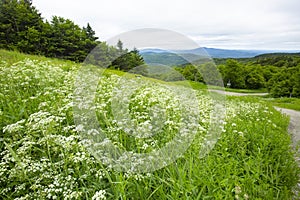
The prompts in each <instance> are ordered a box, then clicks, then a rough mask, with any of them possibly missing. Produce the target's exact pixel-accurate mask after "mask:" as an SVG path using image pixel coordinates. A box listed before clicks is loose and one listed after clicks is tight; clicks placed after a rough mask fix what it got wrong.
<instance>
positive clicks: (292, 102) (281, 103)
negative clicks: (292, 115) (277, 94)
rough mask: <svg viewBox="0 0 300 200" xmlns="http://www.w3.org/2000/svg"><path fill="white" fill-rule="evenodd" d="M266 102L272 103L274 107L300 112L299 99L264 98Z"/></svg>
mask: <svg viewBox="0 0 300 200" xmlns="http://www.w3.org/2000/svg"><path fill="white" fill-rule="evenodd" d="M264 100H265V101H267V102H269V103H271V104H272V105H274V106H277V107H280V108H287V109H292V110H298V111H300V99H299V98H288V97H283V98H264Z"/></svg>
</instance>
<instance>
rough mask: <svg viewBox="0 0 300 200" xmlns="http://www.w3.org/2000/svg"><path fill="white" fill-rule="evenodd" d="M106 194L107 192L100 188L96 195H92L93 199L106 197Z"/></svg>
mask: <svg viewBox="0 0 300 200" xmlns="http://www.w3.org/2000/svg"><path fill="white" fill-rule="evenodd" d="M105 194H106V191H105V190H99V191H97V192H96V193H95V194H94V196H93V197H92V200H101V199H106V197H105Z"/></svg>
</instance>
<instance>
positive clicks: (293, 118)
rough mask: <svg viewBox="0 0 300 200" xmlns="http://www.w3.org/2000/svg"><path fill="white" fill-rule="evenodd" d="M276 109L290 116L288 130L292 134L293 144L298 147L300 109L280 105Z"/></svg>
mask: <svg viewBox="0 0 300 200" xmlns="http://www.w3.org/2000/svg"><path fill="white" fill-rule="evenodd" d="M275 109H276V110H278V111H280V112H281V113H283V114H285V115H287V116H289V117H290V125H289V129H288V130H289V133H290V134H291V135H292V138H293V145H294V147H296V145H297V144H299V142H300V111H295V110H290V109H285V108H278V107H275ZM299 162H300V160H299Z"/></svg>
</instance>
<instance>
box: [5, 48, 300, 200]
mask: <svg viewBox="0 0 300 200" xmlns="http://www.w3.org/2000/svg"><path fill="white" fill-rule="evenodd" d="M0 57H1V62H0V88H1V91H0V102H1V104H0V132H1V142H0V177H1V178H0V199H291V198H292V196H293V195H294V194H293V187H294V186H295V185H296V184H297V180H298V175H299V169H298V166H297V164H296V162H295V160H294V157H293V156H294V153H293V152H292V151H291V149H290V144H291V141H290V136H289V135H288V133H287V131H286V130H287V126H288V123H289V121H288V119H287V118H286V117H284V116H282V115H281V114H280V113H279V112H277V111H276V110H274V109H273V107H272V106H270V105H269V104H266V103H264V102H263V101H260V100H257V99H253V98H246V97H245V98H233V97H232V98H230V97H228V98H227V100H226V113H225V112H224V113H223V112H222V111H220V109H219V110H218V111H219V112H220V113H219V115H211V113H214V112H212V111H213V109H214V108H220V101H219V100H218V99H220V98H216V99H215V100H213V99H212V96H209V95H207V94H206V93H205V92H203V91H202V89H205V87H203V85H198V84H193V83H192V86H193V88H194V89H196V90H191V89H189V88H187V87H185V86H186V83H183V82H177V83H165V82H163V81H157V80H154V79H148V78H144V77H136V76H135V75H132V74H125V73H124V72H119V71H113V70H107V71H105V72H104V73H103V71H102V70H99V69H93V70H94V71H91V70H90V71H89V70H87V71H88V72H92V73H90V74H88V75H89V76H87V78H86V79H84V80H82V79H81V80H78V79H76V76H77V75H78V74H77V73H78V72H79V69H80V65H79V64H75V63H72V62H66V61H60V60H53V59H47V58H44V57H38V56H28V55H24V54H19V53H15V52H7V51H0ZM81 72H82V71H81ZM101 74H102V76H101V79H100V80H99V82H98V83H97V82H96V83H95V85H96V86H97V88H96V93H95V94H94V93H93V95H92V96H95V97H96V98H95V99H94V100H93V101H89V100H90V99H89V97H90V96H89V95H88V94H87V95H80V94H86V93H85V91H88V90H89V89H88V85H87V82H88V81H89V80H92V77H93V76H95V75H98V76H100V75H101ZM79 75H82V74H79ZM75 83H76V84H75ZM74 85H77V87H76V88H74ZM74 89H75V92H74ZM216 104H217V106H216ZM124 105H125V106H124ZM126 105H127V106H126ZM73 108H75V109H73ZM78 110H81V111H82V112H78ZM90 111H95V112H94V113H95V116H96V121H97V124H98V125H99V127H100V128H101V129H100V128H99V129H92V128H91V127H90V126H89V125H90V124H92V122H93V121H89V119H90V118H89V117H90V116H94V115H89V113H90ZM217 113H218V112H217ZM84 114H85V115H84ZM218 117H219V118H218ZM74 119H76V120H77V121H74ZM78 120H79V121H80V122H81V123H82V124H78ZM75 122H76V123H75ZM94 122H95V121H94ZM214 124H215V125H218V126H215V127H214V126H212V125H214ZM85 129H86V130H85ZM210 130H211V131H210ZM214 130H215V131H214ZM103 133H105V134H103ZM148 155H151V156H150V157H147V156H148ZM141 156H142V157H141ZM145 157H147V158H148V159H143V158H145Z"/></svg>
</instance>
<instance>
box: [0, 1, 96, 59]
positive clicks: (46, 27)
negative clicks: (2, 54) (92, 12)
mask: <svg viewBox="0 0 300 200" xmlns="http://www.w3.org/2000/svg"><path fill="white" fill-rule="evenodd" d="M97 39H98V38H97V37H96V36H95V31H94V30H93V29H92V28H91V26H90V24H89V23H88V24H87V27H83V28H80V27H79V26H78V25H76V24H74V22H72V21H71V20H68V19H64V18H62V17H57V16H53V18H52V20H51V22H50V23H49V22H47V21H44V20H43V19H42V17H41V14H40V13H39V12H38V11H37V9H36V8H35V7H34V6H33V5H32V3H31V1H27V0H1V5H0V48H4V49H9V50H18V51H21V52H24V53H29V54H39V55H45V56H47V57H56V58H63V59H69V60H73V61H77V62H81V61H83V60H84V59H85V57H86V56H87V54H88V53H89V52H90V51H91V50H92V49H93V48H94V47H95V46H96V45H97V44H98V42H97V41H96V40H97Z"/></svg>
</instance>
